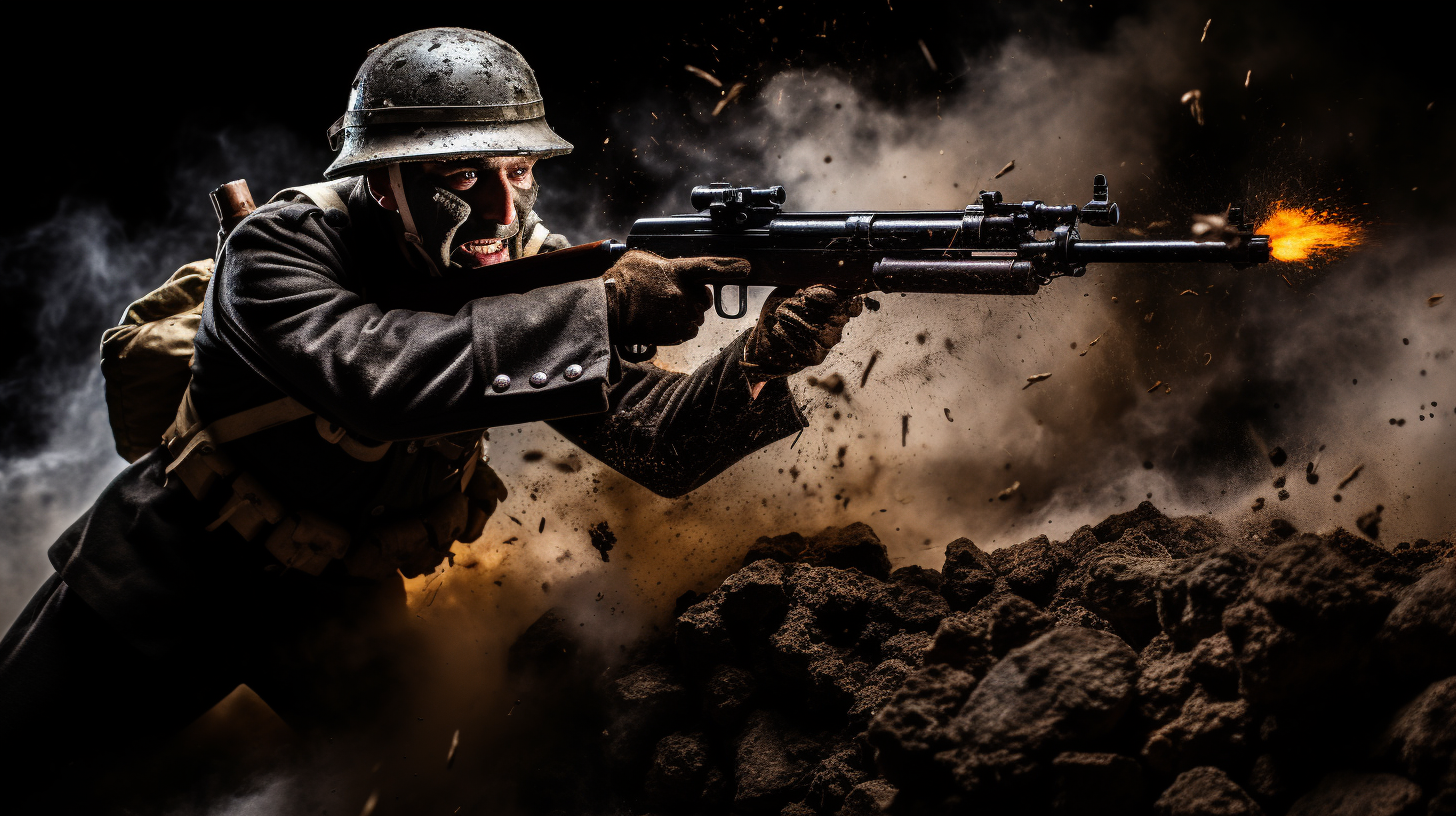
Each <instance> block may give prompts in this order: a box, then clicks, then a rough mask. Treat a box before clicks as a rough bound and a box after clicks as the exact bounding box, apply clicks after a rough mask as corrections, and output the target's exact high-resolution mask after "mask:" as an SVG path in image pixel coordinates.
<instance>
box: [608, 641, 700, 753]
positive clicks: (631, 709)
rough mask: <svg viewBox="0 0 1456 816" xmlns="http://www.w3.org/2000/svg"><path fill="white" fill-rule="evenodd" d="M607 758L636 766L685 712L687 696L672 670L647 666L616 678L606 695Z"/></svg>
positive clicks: (655, 665) (656, 665)
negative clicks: (607, 711) (608, 717)
mask: <svg viewBox="0 0 1456 816" xmlns="http://www.w3.org/2000/svg"><path fill="white" fill-rule="evenodd" d="M608 707H609V711H610V715H611V720H610V724H609V725H608V726H607V754H608V756H609V757H610V758H611V760H612V761H613V763H614V764H615V765H618V766H622V767H631V766H636V765H637V764H638V763H639V762H641V761H644V760H646V758H647V754H648V752H649V751H651V750H652V747H653V746H654V745H655V744H656V743H657V740H658V739H659V738H660V737H661V736H662V735H663V734H665V733H667V732H668V731H670V730H672V728H673V727H674V726H675V725H676V724H677V723H678V721H679V719H680V718H681V717H682V716H683V715H684V714H686V713H687V711H688V692H687V689H686V688H685V687H684V686H683V685H682V683H681V682H680V680H679V678H678V676H677V673H676V671H675V670H673V669H672V668H670V667H668V666H662V665H658V664H649V665H647V666H643V667H641V668H639V669H636V670H634V671H632V672H631V673H629V674H626V675H624V676H623V677H621V678H618V679H617V680H616V681H615V682H613V683H612V684H611V686H610V688H609V691H608Z"/></svg>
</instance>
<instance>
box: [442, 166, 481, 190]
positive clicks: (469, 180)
mask: <svg viewBox="0 0 1456 816" xmlns="http://www.w3.org/2000/svg"><path fill="white" fill-rule="evenodd" d="M475 182H476V174H475V171H474V170H466V171H465V172H463V173H455V174H454V175H451V176H447V177H446V178H445V185H446V186H448V187H449V188H450V189H452V190H469V189H470V188H471V187H474V186H475Z"/></svg>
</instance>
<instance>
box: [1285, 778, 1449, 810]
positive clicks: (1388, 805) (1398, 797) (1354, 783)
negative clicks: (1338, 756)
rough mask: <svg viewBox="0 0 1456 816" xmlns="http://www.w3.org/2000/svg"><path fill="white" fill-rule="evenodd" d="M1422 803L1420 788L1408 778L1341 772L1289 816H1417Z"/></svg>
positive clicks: (1302, 799) (1308, 795)
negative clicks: (1417, 808)
mask: <svg viewBox="0 0 1456 816" xmlns="http://www.w3.org/2000/svg"><path fill="white" fill-rule="evenodd" d="M1420 800H1421V788H1420V786H1419V785H1417V784H1416V783H1414V782H1412V781H1410V780H1409V779H1406V778H1404V777H1400V776H1396V775H1395V774H1385V773H1351V772H1349V771H1341V772H1339V773H1333V774H1330V775H1329V776H1326V777H1325V778H1324V779H1322V780H1320V783H1319V784H1318V785H1316V786H1315V788H1314V790H1312V791H1310V792H1309V793H1306V794H1305V795H1303V796H1301V797H1299V799H1298V801H1296V802H1295V803H1294V806H1293V807H1291V808H1290V809H1289V816H1414V814H1415V813H1416V812H1417V810H1416V805H1418V804H1419V803H1420Z"/></svg>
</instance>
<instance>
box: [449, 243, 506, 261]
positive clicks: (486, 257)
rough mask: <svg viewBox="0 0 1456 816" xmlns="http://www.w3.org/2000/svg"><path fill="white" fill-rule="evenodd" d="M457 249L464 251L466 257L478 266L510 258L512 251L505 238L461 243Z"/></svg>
mask: <svg viewBox="0 0 1456 816" xmlns="http://www.w3.org/2000/svg"><path fill="white" fill-rule="evenodd" d="M456 251H457V252H461V253H464V255H465V257H466V259H467V260H469V261H470V262H471V263H473V264H474V265H475V266H478V267H479V266H489V265H490V264H497V263H501V262H502V261H506V260H510V252H509V251H508V249H507V247H506V239H504V238H483V239H481V240H479V241H471V242H469V243H466V244H461V245H460V247H459V248H458V249H457V250H456Z"/></svg>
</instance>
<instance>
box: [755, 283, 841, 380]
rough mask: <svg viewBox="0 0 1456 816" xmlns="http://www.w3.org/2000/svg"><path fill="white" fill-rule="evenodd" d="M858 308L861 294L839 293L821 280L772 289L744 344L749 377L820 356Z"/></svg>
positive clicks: (774, 373) (792, 370)
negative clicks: (798, 285)
mask: <svg viewBox="0 0 1456 816" xmlns="http://www.w3.org/2000/svg"><path fill="white" fill-rule="evenodd" d="M862 311H864V300H863V298H860V297H858V296H853V297H843V296H842V295H840V294H839V292H837V291H835V290H834V288H833V287H830V286H825V285H823V284H815V285H814V286H810V287H807V288H804V289H799V290H797V291H795V290H793V289H789V288H786V287H780V288H778V289H775V290H774V291H773V294H771V295H769V297H768V300H766V301H764V304H763V311H762V312H760V313H759V316H758V325H756V326H754V327H753V332H752V333H751V334H749V336H748V344H747V345H746V346H744V348H743V368H744V371H745V373H746V374H747V375H748V379H749V380H751V381H755V382H758V381H763V380H772V379H775V378H777V377H787V376H788V375H790V374H796V373H798V372H800V371H803V370H804V369H806V368H808V367H809V366H814V365H818V364H820V363H822V362H824V357H825V355H827V354H829V350H830V349H831V348H834V346H835V345H836V344H837V343H839V339H840V337H841V336H842V335H843V334H844V325H845V324H846V323H848V322H849V320H850V318H853V317H857V316H858V315H859V313H860V312H862Z"/></svg>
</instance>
